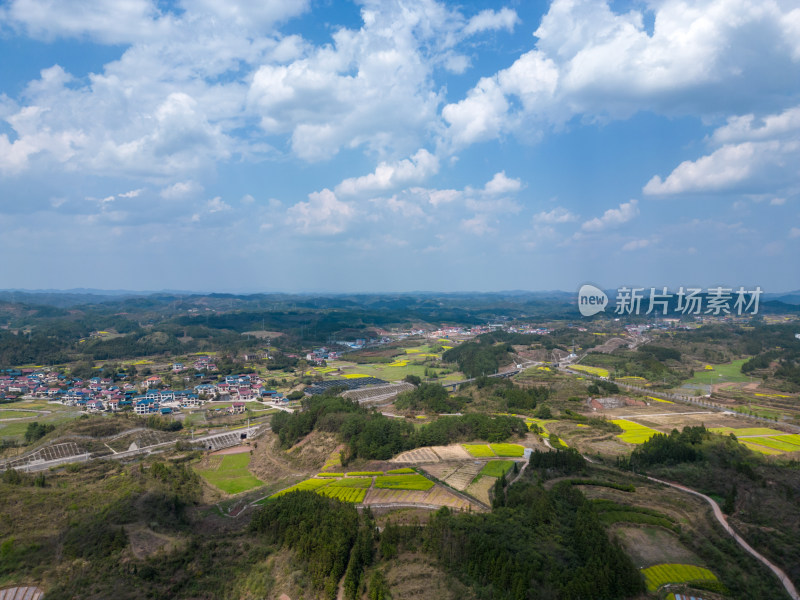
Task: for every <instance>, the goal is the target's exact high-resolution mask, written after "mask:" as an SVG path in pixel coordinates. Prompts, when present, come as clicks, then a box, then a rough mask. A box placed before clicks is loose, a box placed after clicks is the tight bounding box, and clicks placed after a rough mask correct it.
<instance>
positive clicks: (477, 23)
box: [464, 8, 519, 35]
mask: <svg viewBox="0 0 800 600" xmlns="http://www.w3.org/2000/svg"><path fill="white" fill-rule="evenodd" d="M517 23H519V17H518V16H517V13H516V11H514V10H512V9H510V8H501V9H500V10H498V11H494V10H492V9H491V8H487V9H486V10H482V11H481V12H479V13H478V14H477V15H475V16H473V17H472V18H471V19H470V20H469V22H468V23H467V26H466V27H464V33H466V34H467V35H472V34H474V33H479V32H481V31H497V30H500V29H505V30H506V31H514V25H516V24H517Z"/></svg>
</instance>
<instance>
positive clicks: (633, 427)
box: [611, 419, 661, 444]
mask: <svg viewBox="0 0 800 600" xmlns="http://www.w3.org/2000/svg"><path fill="white" fill-rule="evenodd" d="M611 422H612V423H614V424H615V425H619V426H620V427H622V429H624V432H623V433H621V434H619V435H618V436H617V437H618V438H619V439H621V440H622V441H623V442H628V443H629V444H644V443H645V442H646V441H647V440H649V439H650V438H651V437H653V436H654V435H655V434H657V433H661V432H660V431H656V430H655V429H651V428H650V427H647V426H645V425H639V424H638V423H634V422H633V421H628V420H627V419H614V420H613V421H611Z"/></svg>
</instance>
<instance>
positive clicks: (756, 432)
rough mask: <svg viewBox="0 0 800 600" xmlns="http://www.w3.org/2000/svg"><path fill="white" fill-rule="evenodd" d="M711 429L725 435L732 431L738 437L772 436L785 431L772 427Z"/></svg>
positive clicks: (710, 429)
mask: <svg viewBox="0 0 800 600" xmlns="http://www.w3.org/2000/svg"><path fill="white" fill-rule="evenodd" d="M709 431H713V432H714V433H721V434H723V435H727V434H729V433H732V434H733V435H735V436H736V437H737V438H741V437H747V436H753V437H755V436H762V435H766V436H770V435H781V434H783V433H785V432H783V431H778V430H777V429H772V428H770V427H738V428H734V427H711V428H709Z"/></svg>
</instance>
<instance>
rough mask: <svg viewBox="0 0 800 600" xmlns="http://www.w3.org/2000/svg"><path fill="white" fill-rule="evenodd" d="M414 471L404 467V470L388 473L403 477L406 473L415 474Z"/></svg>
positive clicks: (391, 470)
mask: <svg viewBox="0 0 800 600" xmlns="http://www.w3.org/2000/svg"><path fill="white" fill-rule="evenodd" d="M414 472H415V471H414V469H409V468H408V467H403V468H402V469H390V470H388V471H386V474H387V475H403V474H405V473H414Z"/></svg>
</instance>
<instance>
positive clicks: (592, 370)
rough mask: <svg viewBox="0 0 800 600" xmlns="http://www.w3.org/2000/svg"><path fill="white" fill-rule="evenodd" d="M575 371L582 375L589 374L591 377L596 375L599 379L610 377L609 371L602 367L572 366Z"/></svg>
mask: <svg viewBox="0 0 800 600" xmlns="http://www.w3.org/2000/svg"><path fill="white" fill-rule="evenodd" d="M569 368H570V369H572V370H573V371H580V372H581V373H588V374H589V375H596V376H597V377H608V375H609V373H608V369H603V368H602V367H589V366H586V365H570V367H569Z"/></svg>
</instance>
